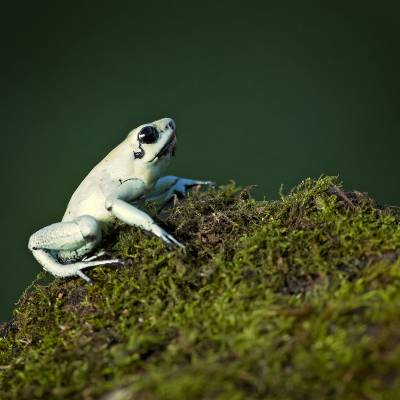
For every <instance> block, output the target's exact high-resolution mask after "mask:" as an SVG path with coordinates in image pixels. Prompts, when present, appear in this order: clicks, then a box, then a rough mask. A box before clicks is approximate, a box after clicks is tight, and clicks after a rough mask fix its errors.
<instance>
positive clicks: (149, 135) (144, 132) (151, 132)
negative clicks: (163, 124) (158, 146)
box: [138, 126, 160, 144]
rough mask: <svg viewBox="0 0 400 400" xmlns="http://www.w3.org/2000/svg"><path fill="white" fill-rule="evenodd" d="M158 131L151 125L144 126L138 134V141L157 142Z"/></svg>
mask: <svg viewBox="0 0 400 400" xmlns="http://www.w3.org/2000/svg"><path fill="white" fill-rule="evenodd" d="M159 136H160V135H159V133H158V131H157V129H156V128H154V127H153V126H145V127H144V128H142V129H141V131H140V132H139V134H138V140H139V143H144V144H151V143H155V142H157V140H158V138H159Z"/></svg>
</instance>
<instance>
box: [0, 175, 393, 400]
mask: <svg viewBox="0 0 400 400" xmlns="http://www.w3.org/2000/svg"><path fill="white" fill-rule="evenodd" d="M153 212H154V210H153ZM157 218H158V219H159V220H160V221H161V223H162V224H163V225H164V226H165V227H166V229H168V231H169V232H171V233H172V234H174V235H175V237H176V238H177V239H178V240H180V241H181V242H183V243H185V244H186V251H182V250H179V249H168V248H167V247H165V246H164V244H163V243H161V241H160V240H158V239H157V238H154V237H151V236H148V235H146V234H145V233H143V232H142V231H140V230H138V229H136V228H132V227H128V226H124V225H118V226H116V227H115V229H113V230H112V231H111V232H110V234H109V236H108V237H107V238H106V239H105V241H104V243H105V247H106V250H108V251H109V252H110V253H112V256H113V257H120V258H123V259H124V260H126V262H125V266H119V267H111V268H106V267H103V268H101V267H98V268H95V269H93V270H90V271H88V274H89V275H90V277H91V278H92V279H93V280H94V282H95V284H94V285H93V286H88V285H87V284H86V283H85V282H84V281H83V280H81V279H61V280H55V281H53V282H51V283H48V282H47V283H46V282H45V281H43V277H44V273H41V274H40V276H39V277H38V279H37V280H36V282H35V283H34V284H33V285H32V286H31V287H30V288H29V290H27V291H26V293H24V295H23V296H22V297H21V299H20V301H19V304H18V305H17V308H16V310H15V313H14V318H13V320H12V321H11V322H10V323H7V324H3V326H2V329H1V342H0V354H1V355H0V357H1V359H0V368H1V370H0V372H1V378H0V398H1V399H62V398H68V399H103V400H124V399H171V400H177V399H229V400H236V399H318V400H319V399H391V400H392V399H396V398H399V396H400V395H399V393H400V260H399V255H400V224H399V221H400V217H399V212H398V210H397V209H396V208H390V207H381V206H378V205H377V204H376V203H375V202H374V201H373V200H371V199H370V198H369V197H368V196H367V195H365V194H363V193H359V192H344V191H343V190H342V189H341V187H340V184H339V183H338V182H337V180H336V178H332V177H322V178H320V179H318V180H311V179H307V180H305V181H304V182H302V183H301V184H300V185H299V186H297V187H296V188H295V189H293V190H292V191H291V192H290V193H289V194H288V195H281V198H280V199H279V200H277V201H256V200H254V199H252V198H251V196H250V190H249V189H243V190H240V189H238V188H236V187H235V186H234V185H228V186H225V187H221V188H219V189H216V190H210V191H207V192H197V193H194V192H192V193H191V194H190V195H189V197H188V198H187V199H185V200H182V201H179V202H178V203H177V204H175V205H174V206H173V207H170V208H169V209H168V210H164V211H163V212H162V213H161V214H158V217H157Z"/></svg>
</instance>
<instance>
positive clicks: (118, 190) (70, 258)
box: [28, 118, 215, 284]
mask: <svg viewBox="0 0 400 400" xmlns="http://www.w3.org/2000/svg"><path fill="white" fill-rule="evenodd" d="M176 144H177V136H176V124H175V121H174V120H173V119H172V118H161V119H159V120H156V121H153V122H151V123H145V124H142V125H140V126H138V127H137V128H135V129H133V130H132V131H130V132H129V133H128V135H127V136H126V138H125V139H124V140H123V141H122V142H121V143H120V144H119V145H117V146H116V147H115V148H114V149H113V150H112V151H111V152H109V153H108V154H107V155H106V157H104V158H103V159H102V160H101V161H100V162H99V163H98V164H97V165H95V167H94V168H93V169H92V170H91V171H90V172H89V173H88V175H87V176H86V177H85V178H84V179H83V181H82V182H81V183H80V185H79V186H78V187H77V189H76V190H75V192H74V193H73V194H72V197H71V198H70V200H69V203H68V205H67V208H66V210H65V213H64V216H63V218H62V219H61V221H60V222H56V223H53V224H50V225H48V226H45V227H44V228H41V229H39V230H38V231H36V232H35V233H33V234H32V235H31V236H30V238H29V241H28V248H29V250H30V251H31V252H32V255H33V257H34V258H35V259H36V261H37V262H38V263H39V264H40V265H41V266H42V268H43V269H44V270H45V271H47V272H49V273H50V274H52V275H53V276H54V277H56V278H66V277H81V278H82V279H84V280H85V281H86V282H88V283H89V284H93V282H92V280H91V279H90V278H89V277H88V275H87V274H86V273H84V272H83V270H85V269H88V268H93V267H96V266H104V265H110V264H114V265H118V264H123V260H121V259H118V258H114V259H104V254H105V252H104V251H100V252H98V253H97V254H95V252H96V250H97V249H98V247H99V245H100V244H101V242H102V238H103V237H104V233H105V232H107V231H108V230H109V229H110V227H111V226H113V224H115V223H116V221H122V222H123V223H125V224H128V225H130V226H136V227H138V228H140V229H143V230H145V231H147V232H149V233H150V234H153V235H155V236H156V237H158V238H159V239H161V240H162V241H163V242H164V243H165V244H166V245H167V246H168V247H178V248H181V249H184V248H185V246H184V245H183V244H182V243H180V242H179V241H178V240H177V239H175V237H173V236H172V235H171V234H170V233H168V232H167V231H166V230H165V229H163V228H162V227H161V226H159V224H157V223H156V222H155V221H154V219H153V218H152V217H151V216H150V215H149V213H148V212H146V209H145V207H144V206H143V205H144V204H148V203H147V202H153V203H155V204H156V205H157V207H159V209H160V208H162V207H163V206H165V205H166V204H168V203H169V202H171V199H176V197H177V196H179V197H184V196H185V195H186V194H187V192H188V190H189V189H190V188H192V187H201V186H214V185H215V183H214V182H212V181H206V180H204V181H203V180H197V179H189V178H182V177H178V176H172V175H164V173H165V171H166V169H167V167H168V165H169V163H170V161H171V158H172V157H174V156H175V152H176Z"/></svg>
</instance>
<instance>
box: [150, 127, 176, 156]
mask: <svg viewBox="0 0 400 400" xmlns="http://www.w3.org/2000/svg"><path fill="white" fill-rule="evenodd" d="M175 150H176V134H175V132H174V133H173V134H172V135H171V137H170V138H169V139H168V141H167V143H165V144H164V146H163V147H162V148H161V150H160V151H159V152H158V153H157V154H156V155H155V156H154V158H153V159H151V160H150V161H149V162H152V161H154V160H155V159H156V158H161V157H163V156H166V155H168V154H171V155H172V156H174V155H175Z"/></svg>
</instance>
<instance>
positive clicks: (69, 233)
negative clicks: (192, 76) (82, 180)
mask: <svg viewBox="0 0 400 400" xmlns="http://www.w3.org/2000/svg"><path fill="white" fill-rule="evenodd" d="M100 240H101V230H100V225H99V224H98V222H97V221H96V220H95V219H94V218H93V217H91V216H89V215H82V216H80V217H78V218H76V219H75V220H73V221H70V222H59V223H56V224H52V225H49V226H47V227H45V228H42V229H40V230H39V231H38V232H36V233H34V234H33V235H32V236H31V238H30V239H29V245H28V246H29V249H30V250H31V251H32V254H33V256H34V257H35V258H36V260H37V261H38V262H39V263H40V264H41V265H42V267H43V268H44V269H45V270H46V271H48V272H50V273H51V274H53V275H54V276H56V277H68V276H81V277H83V275H84V274H83V273H82V272H81V270H82V269H85V268H92V267H96V266H99V265H107V264H122V262H121V261H120V260H97V258H98V257H99V255H96V257H94V258H92V257H90V258H89V259H85V260H82V261H77V262H70V263H69V262H68V260H72V259H74V258H76V257H78V259H81V258H82V257H83V256H84V255H85V254H88V253H90V252H91V251H93V249H94V248H95V247H96V246H97V245H98V244H99V242H100ZM60 260H64V261H67V262H66V263H64V262H61V261H60ZM86 278H87V277H86ZM86 278H84V279H85V280H86V281H88V279H89V278H87V279H86Z"/></svg>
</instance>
